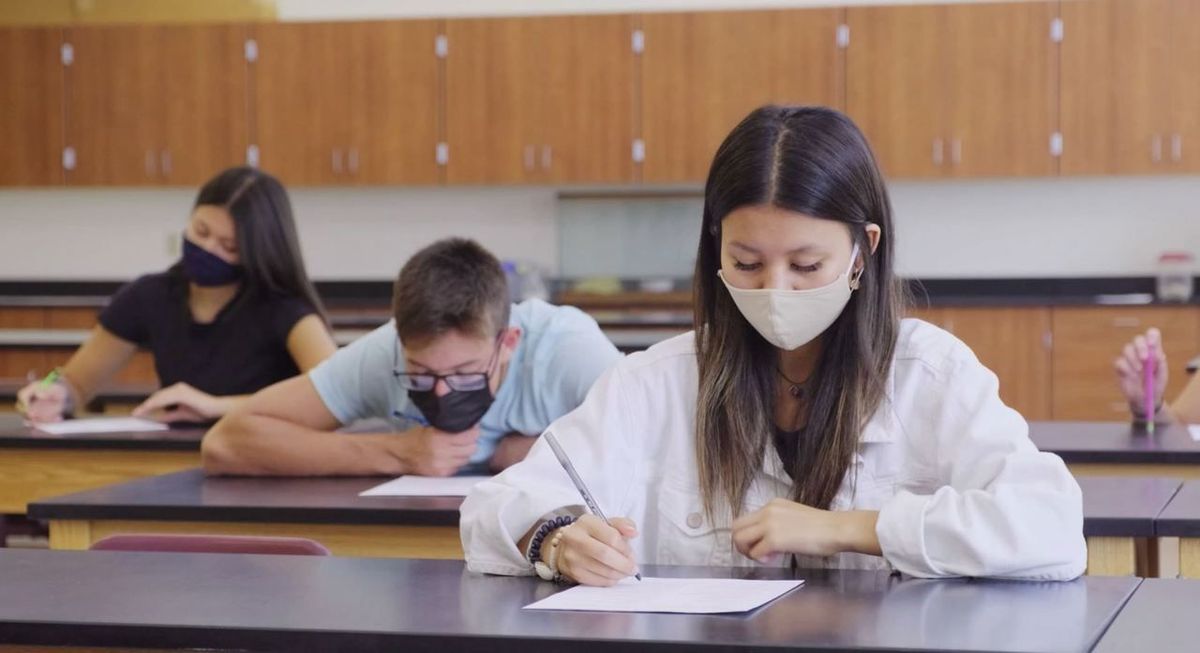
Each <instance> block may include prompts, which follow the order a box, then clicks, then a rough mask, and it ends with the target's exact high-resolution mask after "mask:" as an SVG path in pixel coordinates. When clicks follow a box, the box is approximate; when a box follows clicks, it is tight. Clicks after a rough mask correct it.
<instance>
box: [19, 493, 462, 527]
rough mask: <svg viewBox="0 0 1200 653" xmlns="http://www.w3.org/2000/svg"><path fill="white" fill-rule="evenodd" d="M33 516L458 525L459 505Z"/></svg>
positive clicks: (39, 515)
mask: <svg viewBox="0 0 1200 653" xmlns="http://www.w3.org/2000/svg"><path fill="white" fill-rule="evenodd" d="M28 514H29V516H30V517H32V518H34V519H72V520H75V519H78V520H97V519H120V520H136V521H163V522H179V521H186V522H256V523H267V524H337V525H343V526H455V527H457V526H458V522H459V512H458V510H444V509H418V508H394V507H393V508H386V507H381V508H348V507H345V506H334V507H323V508H310V507H305V508H298V507H287V506H253V507H248V506H247V507H243V506H174V505H121V504H109V505H92V504H87V503H66V502H63V503H57V502H55V500H54V499H50V500H48V501H35V502H33V503H31V504H29V509H28Z"/></svg>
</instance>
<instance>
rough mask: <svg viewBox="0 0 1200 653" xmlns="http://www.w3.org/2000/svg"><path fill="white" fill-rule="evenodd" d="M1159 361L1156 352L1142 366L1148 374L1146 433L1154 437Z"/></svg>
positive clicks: (1146, 387) (1146, 386) (1146, 383)
mask: <svg viewBox="0 0 1200 653" xmlns="http://www.w3.org/2000/svg"><path fill="white" fill-rule="evenodd" d="M1157 362H1158V361H1157V360H1156V359H1155V357H1154V352H1151V353H1150V354H1149V355H1148V356H1146V363H1145V365H1143V366H1142V369H1143V371H1144V372H1145V374H1146V379H1145V381H1146V382H1145V388H1144V391H1145V394H1146V399H1145V402H1146V432H1147V433H1149V434H1150V435H1154V367H1155V364H1156V363H1157Z"/></svg>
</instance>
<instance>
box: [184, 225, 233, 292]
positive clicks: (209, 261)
mask: <svg viewBox="0 0 1200 653" xmlns="http://www.w3.org/2000/svg"><path fill="white" fill-rule="evenodd" d="M182 262H183V273H184V275H185V276H186V277H187V278H188V281H191V282H192V283H194V284H196V285H197V286H227V285H229V284H231V283H236V282H237V281H238V280H240V279H241V278H242V266H240V265H234V264H232V263H230V262H229V261H226V260H225V259H223V258H221V257H220V256H217V255H216V254H213V253H212V252H210V251H208V250H206V249H204V248H203V247H201V246H199V245H197V244H196V243H193V242H192V241H191V240H188V237H187V236H186V235H185V236H184V237H183V260H182Z"/></svg>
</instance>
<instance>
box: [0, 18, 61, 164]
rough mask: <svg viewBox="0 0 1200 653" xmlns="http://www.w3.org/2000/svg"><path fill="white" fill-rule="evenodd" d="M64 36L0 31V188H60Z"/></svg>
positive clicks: (33, 30) (51, 31)
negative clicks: (58, 186)
mask: <svg viewBox="0 0 1200 653" xmlns="http://www.w3.org/2000/svg"><path fill="white" fill-rule="evenodd" d="M61 46H62V30H60V29H39V28H7V27H0V143H3V146H2V147H0V186H49V185H54V184H62V183H63V168H62V149H63V122H62V120H63V118H62V116H63V107H62V101H63V67H62V61H61V59H60V57H61V54H60V52H61Z"/></svg>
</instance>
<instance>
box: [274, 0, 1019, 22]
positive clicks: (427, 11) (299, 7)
mask: <svg viewBox="0 0 1200 653" xmlns="http://www.w3.org/2000/svg"><path fill="white" fill-rule="evenodd" d="M933 1H934V2H941V3H945V4H949V3H953V2H989V1H990V2H995V1H996V0H933ZM888 4H913V2H912V0H840V1H838V0H747V1H745V2H738V1H737V0H405V1H403V2H396V0H340V1H339V2H330V1H329V0H277V2H276V8H277V11H278V15H279V19H280V20H288V21H292V20H297V21H304V20H364V19H371V18H416V17H433V18H437V17H453V16H522V15H539V14H600V13H634V12H638V13H645V12H659V11H691V10H699V9H766V8H783V7H844V6H848V5H888ZM924 4H929V2H925V3H924Z"/></svg>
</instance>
